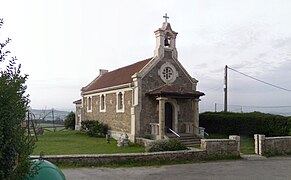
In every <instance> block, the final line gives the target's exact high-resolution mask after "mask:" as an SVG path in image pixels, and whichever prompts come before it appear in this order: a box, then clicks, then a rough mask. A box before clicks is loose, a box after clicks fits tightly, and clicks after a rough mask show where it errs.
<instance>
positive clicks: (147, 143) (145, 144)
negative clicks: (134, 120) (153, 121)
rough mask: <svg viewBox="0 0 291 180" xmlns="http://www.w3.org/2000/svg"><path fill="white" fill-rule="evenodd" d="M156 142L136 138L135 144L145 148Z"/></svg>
mask: <svg viewBox="0 0 291 180" xmlns="http://www.w3.org/2000/svg"><path fill="white" fill-rule="evenodd" d="M153 142H155V140H151V139H146V138H135V143H136V144H139V145H141V146H143V147H149V146H151V144H152V143H153Z"/></svg>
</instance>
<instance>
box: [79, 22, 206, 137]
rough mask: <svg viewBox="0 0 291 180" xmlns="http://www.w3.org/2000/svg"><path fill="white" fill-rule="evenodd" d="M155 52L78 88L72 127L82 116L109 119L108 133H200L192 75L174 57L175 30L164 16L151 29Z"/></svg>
mask: <svg viewBox="0 0 291 180" xmlns="http://www.w3.org/2000/svg"><path fill="white" fill-rule="evenodd" d="M155 37H156V48H155V50H154V56H153V57H152V58H148V59H145V60H141V61H138V62H136V63H134V64H131V65H128V66H126V67H122V68H119V69H116V70H113V71H110V72H109V71H107V70H100V75H99V76H98V77H97V78H96V79H94V80H93V81H92V82H91V83H89V84H88V85H87V86H85V87H83V88H82V89H81V96H82V98H81V99H80V100H78V101H75V102H74V103H75V104H76V129H79V128H80V125H81V121H83V120H98V121H99V122H103V123H105V124H108V126H109V129H110V133H111V135H112V137H114V138H117V137H119V135H120V134H123V133H126V134H127V135H128V136H129V139H130V140H131V141H135V138H136V137H144V136H146V137H149V136H150V137H151V138H152V139H163V138H165V136H167V134H169V133H177V134H180V133H186V134H193V135H198V134H199V101H200V97H201V96H203V95H204V93H202V92H199V91H197V90H196V87H197V83H198V81H197V80H196V79H195V78H192V77H191V76H190V75H189V73H188V72H187V71H186V70H185V68H184V67H183V66H182V65H181V63H180V62H179V61H178V57H177V54H178V53H177V49H176V37H177V33H176V32H175V31H173V30H172V28H171V25H170V23H168V22H167V19H166V21H165V22H164V23H163V25H162V27H161V28H159V29H158V30H156V31H155Z"/></svg>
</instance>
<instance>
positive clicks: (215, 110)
mask: <svg viewBox="0 0 291 180" xmlns="http://www.w3.org/2000/svg"><path fill="white" fill-rule="evenodd" d="M214 112H217V104H216V103H214Z"/></svg>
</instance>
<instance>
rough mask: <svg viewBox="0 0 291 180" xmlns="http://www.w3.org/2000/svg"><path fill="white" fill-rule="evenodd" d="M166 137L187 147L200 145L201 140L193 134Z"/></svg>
mask: <svg viewBox="0 0 291 180" xmlns="http://www.w3.org/2000/svg"><path fill="white" fill-rule="evenodd" d="M166 136H167V137H168V138H170V139H177V140H178V141H180V142H181V143H182V144H184V145H185V146H187V147H193V146H196V145H200V140H201V138H199V137H197V136H194V135H193V134H180V137H177V136H175V135H174V134H167V135H166Z"/></svg>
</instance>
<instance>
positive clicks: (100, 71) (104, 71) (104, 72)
mask: <svg viewBox="0 0 291 180" xmlns="http://www.w3.org/2000/svg"><path fill="white" fill-rule="evenodd" d="M106 73H108V70H106V69H99V76H103V75H104V74H106Z"/></svg>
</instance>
